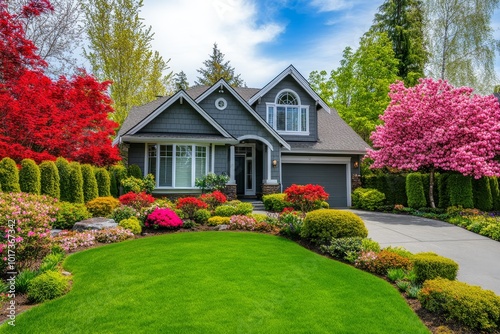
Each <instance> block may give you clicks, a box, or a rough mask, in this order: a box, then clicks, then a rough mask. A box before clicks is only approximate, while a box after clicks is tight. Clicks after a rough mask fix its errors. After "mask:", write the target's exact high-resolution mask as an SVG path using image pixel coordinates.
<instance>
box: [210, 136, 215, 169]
mask: <svg viewBox="0 0 500 334" xmlns="http://www.w3.org/2000/svg"><path fill="white" fill-rule="evenodd" d="M210 150H211V151H210V153H211V161H210V173H215V145H214V144H213V143H212V144H210Z"/></svg>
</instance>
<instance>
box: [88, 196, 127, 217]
mask: <svg viewBox="0 0 500 334" xmlns="http://www.w3.org/2000/svg"><path fill="white" fill-rule="evenodd" d="M85 205H86V206H87V210H89V212H90V214H91V215H92V217H109V216H111V214H112V213H113V210H114V209H115V208H116V207H117V206H119V205H120V201H119V200H117V199H116V198H114V197H111V196H108V197H97V198H94V199H93V200H91V201H90V202H87V203H86V204H85Z"/></svg>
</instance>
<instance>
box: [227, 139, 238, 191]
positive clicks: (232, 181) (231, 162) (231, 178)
mask: <svg viewBox="0 0 500 334" xmlns="http://www.w3.org/2000/svg"><path fill="white" fill-rule="evenodd" d="M234 157H235V155H234V145H231V146H229V181H228V183H227V184H236V180H235V179H234Z"/></svg>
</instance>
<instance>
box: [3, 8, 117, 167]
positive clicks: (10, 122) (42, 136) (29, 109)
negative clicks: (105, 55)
mask: <svg viewBox="0 0 500 334" xmlns="http://www.w3.org/2000/svg"><path fill="white" fill-rule="evenodd" d="M50 9H51V6H50V3H49V2H48V1H46V0H45V1H44V0H39V1H31V2H29V3H28V5H27V6H25V7H24V8H23V11H22V13H20V14H18V15H13V14H11V13H9V12H8V10H7V5H6V3H5V2H4V1H2V2H1V3H0V119H1V120H2V126H1V127H0V158H2V157H6V156H8V157H11V158H13V159H14V160H16V161H17V162H19V161H21V160H22V159H24V158H31V159H33V160H35V161H37V162H41V161H43V160H55V159H56V158H57V157H59V156H62V157H65V158H68V159H70V160H76V161H80V162H82V163H91V164H94V165H99V166H103V165H109V164H113V163H114V162H116V161H118V160H120V157H119V152H118V149H117V148H116V147H112V146H111V136H112V135H113V134H114V129H115V128H116V127H117V126H118V124H117V123H115V122H113V121H111V120H109V119H108V115H109V113H111V112H113V109H112V108H111V99H110V98H109V96H108V95H107V90H108V87H109V84H110V83H109V82H103V83H99V82H97V81H96V79H95V78H94V77H92V76H90V75H88V74H87V73H85V72H83V71H82V72H81V73H79V74H78V75H75V76H73V77H72V78H71V79H67V78H65V77H61V78H59V79H58V80H57V81H54V80H52V79H50V78H49V77H47V76H46V75H45V74H44V73H43V70H44V68H45V63H44V62H43V60H41V59H40V58H39V57H38V55H36V53H35V50H36V48H35V46H34V45H33V43H32V42H31V41H29V40H27V39H26V38H25V33H24V30H23V28H22V19H25V18H27V17H29V16H33V15H39V14H41V13H44V12H46V11H48V10H50Z"/></svg>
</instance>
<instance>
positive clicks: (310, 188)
mask: <svg viewBox="0 0 500 334" xmlns="http://www.w3.org/2000/svg"><path fill="white" fill-rule="evenodd" d="M285 194H286V198H285V200H286V201H288V202H290V203H292V204H293V206H294V207H298V208H300V209H301V210H302V211H303V212H308V211H311V210H312V209H313V208H314V207H315V204H317V203H318V202H321V201H326V200H327V199H328V197H329V195H328V194H327V193H326V192H325V190H324V189H323V187H322V186H320V185H317V184H316V185H313V184H307V185H305V186H302V185H297V184H292V185H291V186H290V187H288V188H287V189H285Z"/></svg>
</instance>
